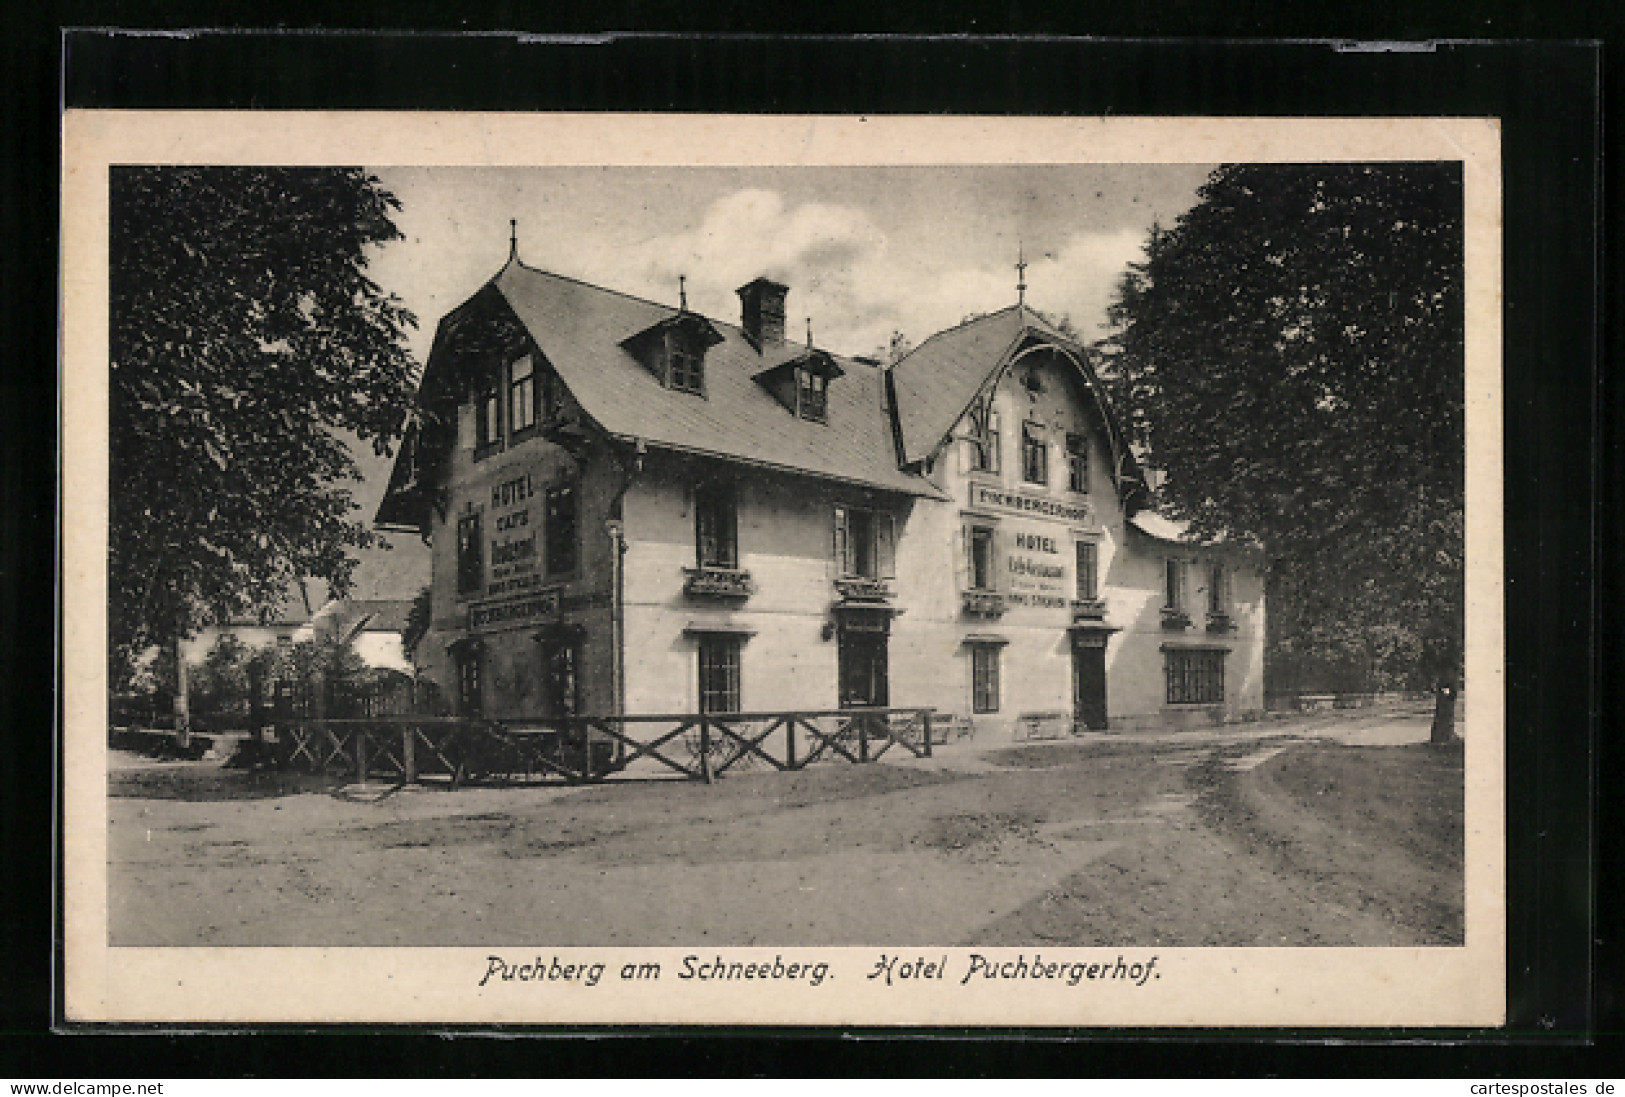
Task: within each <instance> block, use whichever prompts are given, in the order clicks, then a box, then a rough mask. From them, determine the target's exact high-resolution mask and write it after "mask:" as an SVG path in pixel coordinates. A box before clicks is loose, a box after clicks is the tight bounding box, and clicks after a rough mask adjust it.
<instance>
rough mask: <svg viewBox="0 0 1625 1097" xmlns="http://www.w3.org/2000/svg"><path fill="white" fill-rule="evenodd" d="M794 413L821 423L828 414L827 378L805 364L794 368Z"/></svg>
mask: <svg viewBox="0 0 1625 1097" xmlns="http://www.w3.org/2000/svg"><path fill="white" fill-rule="evenodd" d="M796 414H797V415H799V416H800V417H801V418H803V419H812V420H814V421H815V422H819V423H822V422H823V421H824V419H825V418H826V417H827V415H828V414H829V378H828V377H825V376H824V375H823V374H821V373H814V372H813V371H812V370H810V369H807V368H806V367H805V366H803V367H801V368H800V369H797V370H796Z"/></svg>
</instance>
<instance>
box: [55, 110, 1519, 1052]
mask: <svg viewBox="0 0 1625 1097" xmlns="http://www.w3.org/2000/svg"><path fill="white" fill-rule="evenodd" d="M63 142H64V156H63V179H62V187H63V224H62V241H63V251H62V264H63V266H62V294H63V297H62V325H63V327H62V348H63V367H62V368H63V385H62V415H63V428H64V429H63V431H62V435H61V436H62V438H63V440H64V442H63V453H62V475H63V478H62V500H61V516H62V524H63V533H64V539H63V555H62V569H63V607H62V623H63V645H64V647H63V659H64V663H63V667H64V683H65V696H64V706H63V711H64V739H63V744H62V748H63V758H64V771H65V775H66V776H65V787H64V789H63V793H64V795H63V800H62V802H63V805H64V835H65V842H64V847H63V848H64V863H63V865H62V872H63V881H64V885H65V886H64V889H63V896H64V900H63V901H64V911H63V914H64V919H63V924H64V927H65V941H64V944H65V953H66V975H65V988H64V990H65V1015H66V1017H67V1019H68V1020H69V1021H70V1022H156V1023H165V1024H175V1025H187V1024H198V1023H202V1024H208V1023H222V1024H231V1025H254V1024H260V1023H299V1022H309V1023H343V1022H397V1023H471V1024H484V1023H490V1024H497V1023H501V1024H515V1023H533V1024H542V1025H546V1024H565V1023H570V1024H583V1023H585V1024H595V1025H609V1024H665V1025H670V1024H701V1025H712V1024H735V1025H844V1026H853V1025H877V1026H879V1025H886V1026H962V1025H968V1026H1059V1027H1088V1026H1161V1025H1167V1026H1289V1027H1293V1028H1303V1027H1311V1026H1340V1027H1356V1026H1440V1025H1450V1026H1467V1025H1473V1026H1477V1025H1496V1024H1499V1023H1501V1022H1502V1021H1503V1018H1504V993H1505V990H1504V988H1505V971H1504V956H1505V913H1506V902H1505V890H1504V841H1503V836H1504V828H1505V804H1504V797H1503V787H1502V777H1501V775H1502V770H1503V733H1504V727H1503V710H1502V679H1503V669H1502V651H1503V620H1502V599H1501V575H1502V549H1501V546H1502V512H1501V490H1502V489H1501V467H1502V460H1501V458H1502V453H1501V431H1500V424H1501V395H1500V393H1501V315H1500V310H1501V282H1500V269H1501V228H1502V215H1501V183H1500V168H1499V162H1500V135H1499V129H1498V126H1497V124H1496V122H1495V121H1494V120H1486V119H1431V118H1403V119H1322V118H1314V119H1267V120H1248V119H1206V118H1185V119H1167V118H1146V119H1109V120H1108V119H1089V118H1068V119H1063V118H978V117H961V118H942V117H933V118H909V117H878V118H855V117H765V116H756V117H730V116H717V117H711V116H648V115H568V114H559V115H530V116H527V115H511V114H509V115H480V114H448V113H442V114H429V113H421V114H412V113H403V114H381V113H271V112H252V113H250V112H243V113H207V112H178V111H177V112H111V111H110V112H95V111H69V112H68V113H67V115H66V118H65V122H64V132H63ZM1402 160H1428V161H1454V162H1459V163H1460V165H1461V167H1462V178H1463V184H1464V200H1465V224H1466V255H1465V264H1466V266H1465V286H1466V438H1467V482H1466V513H1467V542H1466V559H1467V621H1468V623H1469V624H1468V629H1467V648H1466V686H1465V694H1466V696H1467V697H1468V698H1470V702H1469V706H1468V711H1467V718H1466V721H1467V722H1466V725H1465V728H1464V731H1463V738H1464V740H1465V744H1466V745H1465V758H1466V761H1465V769H1466V830H1465V840H1466V847H1465V848H1466V855H1465V896H1466V917H1465V924H1466V932H1465V943H1463V944H1460V945H1452V946H1436V947H1364V948H1344V947H1285V948H1271V947H1247V948H1218V947H1214V948H1187V947H1160V946H1157V945H1155V944H1147V943H1146V942H1145V941H1143V940H1140V941H1133V942H1125V943H1124V945H1123V947H1116V946H1115V945H1100V944H1094V943H1092V944H1089V945H1087V946H1080V945H1074V944H1072V943H1069V942H1066V941H1056V942H1051V943H1044V942H1035V943H1034V944H1031V945H1027V946H1025V947H1020V948H1016V947H1002V946H1001V947H988V946H975V947H964V946H961V945H959V944H957V943H956V941H949V940H928V939H921V940H906V944H899V943H898V938H897V937H895V936H894V937H893V938H891V939H890V940H888V941H887V942H884V943H882V942H877V943H876V944H874V945H872V946H871V945H863V944H843V945H842V946H840V947H824V946H816V945H806V944H800V943H798V942H797V941H796V940H793V939H786V940H775V941H773V942H771V945H772V946H773V947H760V946H752V947H736V946H733V945H724V946H723V947H717V946H716V945H711V944H707V935H706V933H705V928H706V927H702V926H699V925H694V926H691V927H688V928H689V929H691V930H692V939H691V940H685V941H683V942H682V943H681V944H678V945H673V944H671V943H670V942H662V943H661V944H660V945H659V946H658V947H643V946H641V945H640V944H639V943H638V942H636V941H630V942H629V941H624V940H623V941H616V942H606V943H604V944H603V945H602V946H597V947H589V946H579V945H577V946H571V947H558V946H556V945H555V944H553V943H550V942H549V941H547V940H534V939H524V938H522V937H521V938H520V939H503V940H491V941H487V942H483V943H478V944H473V945H469V944H466V943H460V944H458V945H457V946H455V947H450V946H441V945H436V944H433V943H432V941H430V942H429V943H425V944H422V945H421V946H419V947H410V948H394V947H375V946H370V945H364V946H356V947H306V946H301V945H297V944H296V945H279V946H276V947H271V946H266V947H242V946H233V947H218V946H212V945H210V944H208V943H207V942H206V941H204V940H200V941H199V943H198V944H196V945H191V946H186V947H180V946H175V945H168V946H165V947H147V946H144V945H143V946H135V945H126V944H119V943H117V942H118V939H119V937H118V934H116V933H114V932H113V930H112V927H111V922H110V918H111V913H110V908H111V907H112V906H113V905H114V904H113V902H112V900H111V899H110V895H109V856H110V853H109V811H110V808H109V803H110V801H109V779H108V765H109V748H108V719H109V718H108V685H107V666H108V660H107V650H108V644H107V624H106V621H107V617H106V613H107V560H108V501H109V498H110V493H111V492H116V491H118V490H119V485H117V484H109V482H108V448H107V447H108V365H107V364H108V361H109V346H108V331H109V315H108V308H109V303H108V299H109V291H108V264H109V228H108V193H109V173H110V170H111V169H112V168H113V167H114V166H115V165H132V164H140V165H201V164H235V165H323V164H331V165H366V166H384V167H388V168H392V169H398V170H401V171H407V170H416V169H425V170H426V169H436V168H456V169H505V170H510V171H512V170H515V169H530V168H534V169H562V168H577V169H585V168H602V169H606V171H608V170H613V169H658V168H671V167H691V168H705V169H714V170H719V171H722V170H730V169H738V170H740V171H745V170H749V169H758V168H764V167H767V168H783V169H793V168H814V167H831V166H845V167H849V168H851V169H852V170H853V171H854V172H857V171H861V170H866V169H874V168H902V167H909V166H921V167H936V168H953V167H955V166H964V167H966V168H972V167H978V166H988V165H1004V166H1010V165H1033V166H1035V167H1037V166H1039V165H1054V164H1092V165H1217V164H1221V163H1237V162H1260V163H1309V162H1319V161H1326V162H1361V161H1402ZM516 216H518V215H517V214H516ZM506 230H507V225H506V221H505V219H504V220H503V221H501V222H499V227H497V228H495V229H487V228H482V229H481V230H480V231H481V232H482V233H483V232H488V231H495V232H498V233H501V234H502V235H503V236H505V234H506ZM522 233H523V228H522V227H521V234H522ZM501 242H502V244H503V246H504V249H505V247H506V240H505V239H504V240H502V241H501ZM1000 246H1003V244H1002V243H1001V245H1000ZM1027 246H1029V247H1031V246H1033V243H1032V242H1027ZM1014 261H1015V257H1014V256H1013V255H1012V256H1011V259H1010V262H1014ZM1002 262H1003V261H1002V260H1001V263H1002ZM1011 282H1012V284H1013V283H1014V277H1012V278H1011ZM476 286H477V283H476V284H474V285H470V286H469V287H468V291H469V292H472V290H473V289H474V288H476ZM386 288H388V287H386ZM460 299H461V298H458V299H454V300H441V301H439V302H437V303H435V304H433V305H431V306H427V307H426V306H423V305H418V306H416V307H418V309H419V320H420V323H421V324H422V325H423V326H424V328H425V329H426V330H427V331H431V332H432V330H433V325H434V324H435V323H436V322H437V321H438V319H439V318H440V316H441V315H443V314H444V313H445V312H446V311H448V310H449V309H450V308H452V307H453V306H455V305H456V304H457V300H460ZM826 323H829V324H831V325H834V324H836V323H838V320H837V318H835V317H833V316H832V317H831V318H830V319H829V320H828V321H826ZM795 324H799V319H796V320H795ZM795 334H797V335H799V329H797V331H796V332H795ZM911 334H913V333H911ZM924 334H925V333H924V332H921V333H918V334H917V335H916V338H919V337H923V335H924ZM1373 471H1374V473H1376V474H1380V473H1377V472H1376V470H1373ZM603 806H604V805H603V804H599V805H598V807H600V808H601V807H603ZM470 810H474V809H470ZM587 810H592V808H591V806H590V805H589V806H588V808H587ZM970 898H972V897H970V896H967V900H969V899H970ZM322 901H323V900H322V899H321V898H320V897H319V896H314V897H310V898H309V902H311V903H314V904H319V903H321V902H322ZM298 916H299V915H298V912H297V908H295V909H293V910H292V912H291V913H290V917H298ZM429 936H430V937H431V938H432V936H433V935H432V933H431V934H429ZM904 939H906V934H905V935H904ZM1039 945H1042V947H1038V946H1039ZM718 963H720V965H721V970H723V971H725V970H727V969H728V967H729V966H730V965H733V964H739V965H758V967H756V968H755V970H754V971H753V972H751V973H750V974H748V975H747V974H746V972H745V968H744V967H743V966H742V967H741V968H739V969H738V970H737V971H736V973H735V975H734V977H733V978H723V977H721V976H720V972H719V970H718V968H717V967H716V966H715V965H717V964H718ZM652 965H658V970H659V975H658V976H655V975H654V972H655V970H656V969H655V967H654V966H652ZM1046 966H1050V968H1051V970H1050V974H1049V975H1048V976H1047V977H1042V976H1034V975H1031V974H1027V973H1029V972H1031V971H1032V970H1033V969H1034V968H1038V969H1043V968H1045V967H1046ZM791 967H795V968H797V969H798V971H797V973H796V974H795V975H794V976H788V977H787V975H786V973H787V972H788V971H789V969H790V968H791ZM571 968H574V969H575V971H574V972H573V974H567V971H568V969H571ZM1091 968H1095V969H1097V970H1094V971H1091ZM520 969H524V971H525V974H522V975H519V976H518V977H517V978H514V977H512V976H511V975H510V976H509V977H508V978H504V977H503V973H504V972H510V971H512V972H518V971H519V970H520ZM905 969H906V970H905ZM990 969H992V970H1000V969H1002V970H1004V971H1006V972H1008V973H1009V974H1007V975H1006V976H1005V977H1000V978H987V977H984V974H985V973H986V972H987V971H989V970H990ZM594 972H596V973H597V974H592V973H594ZM815 972H816V973H817V974H816V975H814V973H815ZM877 972H879V973H880V977H875V978H871V976H872V975H876V974H877ZM1113 972H1116V973H1117V974H1116V975H1115V976H1114V975H1113V974H1112V973H1113ZM544 973H547V974H545V975H544ZM708 973H709V974H710V975H712V976H716V977H707V974H708ZM888 976H889V977H888Z"/></svg>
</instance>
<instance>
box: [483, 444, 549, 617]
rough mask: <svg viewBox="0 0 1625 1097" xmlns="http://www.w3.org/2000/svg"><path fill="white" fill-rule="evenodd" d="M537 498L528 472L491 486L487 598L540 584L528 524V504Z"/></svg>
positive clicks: (532, 528)
mask: <svg viewBox="0 0 1625 1097" xmlns="http://www.w3.org/2000/svg"><path fill="white" fill-rule="evenodd" d="M535 497H536V492H535V489H534V488H532V487H531V481H530V473H528V472H526V473H522V474H520V475H518V476H514V477H510V478H508V479H506V480H502V481H499V482H498V483H495V484H492V485H491V514H492V517H493V519H494V521H493V528H492V535H493V536H492V538H491V556H490V560H491V564H490V568H491V571H490V576H489V578H488V580H487V583H486V588H485V589H486V593H487V594H488V595H496V594H511V593H514V592H516V591H522V590H530V589H532V588H534V587H537V586H539V585H540V584H541V574H540V572H539V571H538V567H537V553H536V523H534V522H532V521H531V512H530V502H531V500H533V499H534V498H535Z"/></svg>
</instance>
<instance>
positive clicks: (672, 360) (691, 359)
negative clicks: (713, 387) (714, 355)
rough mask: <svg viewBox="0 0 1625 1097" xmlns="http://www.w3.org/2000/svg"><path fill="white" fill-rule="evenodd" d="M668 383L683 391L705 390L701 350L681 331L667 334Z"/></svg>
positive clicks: (698, 391) (700, 391) (702, 391)
mask: <svg viewBox="0 0 1625 1097" xmlns="http://www.w3.org/2000/svg"><path fill="white" fill-rule="evenodd" d="M666 355H667V372H666V383H667V384H668V385H669V386H670V387H672V388H674V389H678V390H679V391H682V392H696V393H701V394H703V393H704V392H705V371H704V366H703V365H702V360H701V358H700V352H699V351H698V350H696V349H695V347H694V344H693V343H691V342H690V341H689V339H688V337H687V336H685V335H683V334H681V333H679V332H668V333H667V335H666Z"/></svg>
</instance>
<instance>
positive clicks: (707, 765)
mask: <svg viewBox="0 0 1625 1097" xmlns="http://www.w3.org/2000/svg"><path fill="white" fill-rule="evenodd" d="M700 780H702V781H704V782H705V783H706V784H708V785H709V784H710V783H711V780H712V776H711V721H710V720H707V719H706V718H705V717H704V716H701V717H700Z"/></svg>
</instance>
